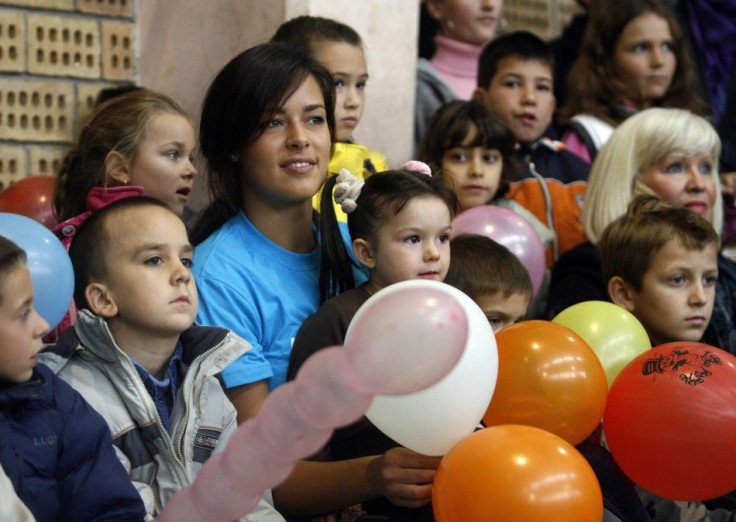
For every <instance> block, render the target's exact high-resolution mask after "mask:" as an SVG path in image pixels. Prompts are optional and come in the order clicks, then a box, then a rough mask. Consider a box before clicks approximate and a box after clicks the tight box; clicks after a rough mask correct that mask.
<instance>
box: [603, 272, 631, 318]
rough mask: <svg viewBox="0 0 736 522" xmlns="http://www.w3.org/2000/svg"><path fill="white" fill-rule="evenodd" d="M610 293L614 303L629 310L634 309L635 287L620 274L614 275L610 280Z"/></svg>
mask: <svg viewBox="0 0 736 522" xmlns="http://www.w3.org/2000/svg"><path fill="white" fill-rule="evenodd" d="M608 295H609V297H610V298H611V301H613V303H614V304H617V305H618V306H620V307H621V308H624V309H626V310H628V311H629V312H633V311H634V289H633V287H632V286H631V285H630V284H629V283H627V282H626V281H624V280H623V279H622V278H621V277H620V276H613V277H612V278H611V280H610V281H608Z"/></svg>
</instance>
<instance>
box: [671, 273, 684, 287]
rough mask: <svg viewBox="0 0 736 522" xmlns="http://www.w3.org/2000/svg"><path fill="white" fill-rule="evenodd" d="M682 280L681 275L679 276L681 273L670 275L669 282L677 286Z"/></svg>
mask: <svg viewBox="0 0 736 522" xmlns="http://www.w3.org/2000/svg"><path fill="white" fill-rule="evenodd" d="M684 282H685V278H684V277H683V276H681V275H676V276H672V277H670V283H672V284H673V285H677V286H679V285H681V284H683V283H684Z"/></svg>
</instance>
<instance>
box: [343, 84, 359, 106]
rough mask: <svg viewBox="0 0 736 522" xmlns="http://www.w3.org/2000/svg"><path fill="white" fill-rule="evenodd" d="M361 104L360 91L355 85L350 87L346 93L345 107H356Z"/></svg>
mask: <svg viewBox="0 0 736 522" xmlns="http://www.w3.org/2000/svg"><path fill="white" fill-rule="evenodd" d="M359 105H360V100H359V98H358V93H357V92H356V88H355V86H353V87H350V88H348V89H347V93H346V94H345V107H348V108H350V109H354V108H356V107H358V106H359Z"/></svg>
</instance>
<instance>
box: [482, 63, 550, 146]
mask: <svg viewBox="0 0 736 522" xmlns="http://www.w3.org/2000/svg"><path fill="white" fill-rule="evenodd" d="M553 85H554V84H553V80H552V70H551V68H550V66H549V65H547V64H545V63H543V62H541V61H539V60H521V59H519V58H518V57H516V56H507V57H506V58H502V59H501V60H499V61H498V67H497V69H496V74H495V75H494V76H493V78H492V79H491V83H490V85H489V86H488V89H485V90H483V89H481V88H478V89H477V90H476V96H478V97H479V98H480V99H481V101H482V102H483V103H484V104H485V105H486V106H487V107H488V108H490V109H492V110H493V111H495V112H496V114H498V116H499V117H500V118H501V120H502V121H503V122H504V123H505V124H506V126H507V127H508V128H509V129H511V132H512V133H513V134H514V137H515V138H516V140H517V141H519V142H521V143H531V142H534V141H536V140H538V139H539V138H540V137H541V136H542V135H543V134H544V131H545V130H546V129H547V127H548V126H549V124H550V122H551V121H552V113H553V112H554V110H555V105H556V101H555V96H554V94H553V92H552V89H553Z"/></svg>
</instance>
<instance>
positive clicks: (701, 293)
mask: <svg viewBox="0 0 736 522" xmlns="http://www.w3.org/2000/svg"><path fill="white" fill-rule="evenodd" d="M707 299H708V298H707V296H706V294H705V287H704V286H703V283H702V282H696V283H695V284H694V285H693V287H692V291H691V292H690V303H691V304H694V305H703V304H705V303H706V301H707Z"/></svg>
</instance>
